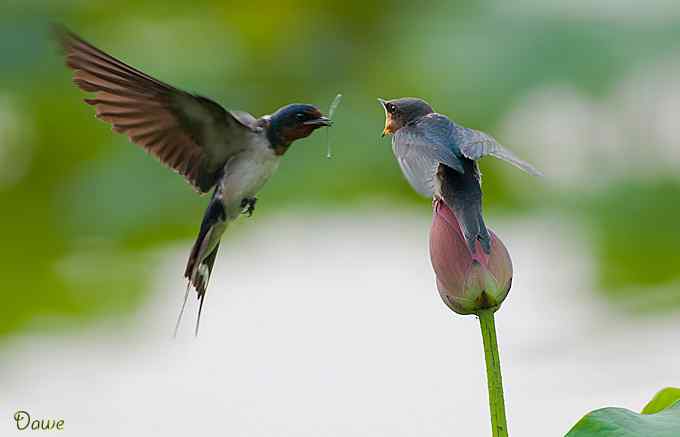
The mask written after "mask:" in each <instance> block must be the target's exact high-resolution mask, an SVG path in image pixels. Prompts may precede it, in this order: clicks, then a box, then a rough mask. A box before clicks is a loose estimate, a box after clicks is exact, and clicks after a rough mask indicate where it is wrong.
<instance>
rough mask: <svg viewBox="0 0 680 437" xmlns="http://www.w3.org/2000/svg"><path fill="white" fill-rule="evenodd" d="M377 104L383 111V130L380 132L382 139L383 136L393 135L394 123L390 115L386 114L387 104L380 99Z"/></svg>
mask: <svg viewBox="0 0 680 437" xmlns="http://www.w3.org/2000/svg"><path fill="white" fill-rule="evenodd" d="M378 102H379V103H380V105H381V106H382V107H383V109H384V110H385V128H384V129H383V131H382V136H383V137H384V136H385V135H391V134H392V133H394V123H393V120H392V114H390V113H389V112H387V106H385V105H386V103H387V102H386V101H385V100H383V99H380V98H379V99H378Z"/></svg>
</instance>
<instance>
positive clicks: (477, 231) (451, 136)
mask: <svg viewBox="0 0 680 437" xmlns="http://www.w3.org/2000/svg"><path fill="white" fill-rule="evenodd" d="M378 101H379V102H380V104H381V105H382V107H383V109H384V110H385V129H384V130H383V136H385V135H392V151H393V152H394V156H395V157H396V158H397V161H398V162H399V166H400V167H401V170H402V172H403V173H404V176H405V177H406V179H407V180H408V181H409V183H410V184H411V186H412V187H413V189H414V190H416V191H417V192H418V193H420V194H421V195H423V196H427V197H434V199H435V200H437V199H438V200H441V201H443V202H444V203H446V205H447V206H448V207H449V208H450V209H451V210H452V211H453V213H454V214H455V215H456V218H457V219H458V222H459V223H460V225H461V228H462V229H461V231H462V232H463V236H464V237H465V240H466V242H467V244H468V247H469V248H470V251H471V253H473V254H474V253H475V251H476V246H477V241H479V244H480V246H481V247H482V250H483V251H484V252H485V253H487V254H488V253H489V252H490V250H491V238H490V236H489V231H488V230H487V229H486V225H485V224H484V218H483V216H482V188H481V175H480V173H479V167H478V166H477V160H478V159H480V158H482V157H483V156H486V155H489V156H494V157H496V158H500V159H502V160H505V161H507V162H509V163H511V164H512V165H514V166H516V167H518V168H520V169H522V170H524V171H525V172H527V173H529V174H531V175H534V176H539V175H541V172H539V171H538V170H536V169H535V168H534V167H533V166H532V165H531V164H528V163H526V162H524V161H522V160H521V159H519V158H518V157H516V156H515V155H514V154H513V153H512V152H511V151H509V150H508V149H506V148H504V147H503V146H501V145H500V144H498V142H497V141H496V140H495V139H494V138H493V137H491V136H490V135H487V134H485V133H484V132H480V131H477V130H474V129H470V128H466V127H463V126H460V125H457V124H456V123H454V122H452V121H451V120H449V118H448V117H447V116H445V115H442V114H438V113H436V112H434V110H433V109H432V107H431V106H430V105H429V103H427V102H426V101H424V100H422V99H418V98H412V97H407V98H401V99H394V100H388V101H385V100H383V99H378Z"/></svg>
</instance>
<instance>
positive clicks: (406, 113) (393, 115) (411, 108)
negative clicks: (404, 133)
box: [378, 97, 434, 136]
mask: <svg viewBox="0 0 680 437" xmlns="http://www.w3.org/2000/svg"><path fill="white" fill-rule="evenodd" d="M378 102H380V104H381V105H382V107H383V109H384V110H385V129H384V130H383V133H382V134H383V136H385V135H390V134H393V133H395V132H396V131H398V130H399V129H401V128H402V127H404V126H406V125H407V124H409V123H411V122H413V121H415V120H417V119H419V118H420V117H424V116H426V115H427V114H431V113H433V112H434V110H433V109H432V106H430V104H429V103H427V102H426V101H425V100H422V99H418V98H415V97H403V98H401V99H394V100H383V99H378Z"/></svg>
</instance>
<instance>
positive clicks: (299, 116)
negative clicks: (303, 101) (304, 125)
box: [295, 112, 306, 121]
mask: <svg viewBox="0 0 680 437" xmlns="http://www.w3.org/2000/svg"><path fill="white" fill-rule="evenodd" d="M305 118H306V117H305V114H303V113H302V112H298V113H297V114H295V119H296V120H297V121H304V120H305Z"/></svg>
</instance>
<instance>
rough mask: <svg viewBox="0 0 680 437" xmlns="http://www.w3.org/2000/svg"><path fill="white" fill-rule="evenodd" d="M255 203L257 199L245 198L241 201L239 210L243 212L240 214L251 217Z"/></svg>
mask: <svg viewBox="0 0 680 437" xmlns="http://www.w3.org/2000/svg"><path fill="white" fill-rule="evenodd" d="M256 203H257V197H246V198H245V199H243V200H242V201H241V208H243V211H241V214H248V217H252V216H253V212H254V211H255V204H256Z"/></svg>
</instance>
